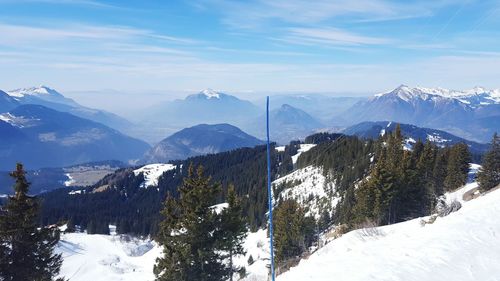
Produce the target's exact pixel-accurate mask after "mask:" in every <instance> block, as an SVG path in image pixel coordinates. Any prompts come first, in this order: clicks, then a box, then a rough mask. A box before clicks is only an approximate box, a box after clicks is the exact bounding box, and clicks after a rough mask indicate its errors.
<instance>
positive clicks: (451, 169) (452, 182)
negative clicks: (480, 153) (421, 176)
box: [444, 143, 471, 191]
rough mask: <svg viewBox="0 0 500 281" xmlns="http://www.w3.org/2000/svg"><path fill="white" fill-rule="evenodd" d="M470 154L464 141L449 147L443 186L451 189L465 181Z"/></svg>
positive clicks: (448, 189)
mask: <svg viewBox="0 0 500 281" xmlns="http://www.w3.org/2000/svg"><path fill="white" fill-rule="evenodd" d="M470 161H471V155H470V152H469V147H468V146H467V145H466V144H465V143H458V144H455V145H454V146H452V147H451V149H450V154H449V157H448V166H447V169H446V178H445V180H444V187H445V189H446V190H447V191H452V190H455V189H457V188H459V187H460V186H462V185H464V184H466V183H467V175H468V172H469V163H470Z"/></svg>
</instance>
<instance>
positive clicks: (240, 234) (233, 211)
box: [219, 185, 247, 281]
mask: <svg viewBox="0 0 500 281" xmlns="http://www.w3.org/2000/svg"><path fill="white" fill-rule="evenodd" d="M226 200H227V204H228V206H227V208H226V209H224V210H222V213H221V226H220V233H219V236H220V243H221V246H220V248H221V249H222V250H223V251H225V252H226V253H227V255H228V257H227V258H228V259H229V265H228V267H229V271H230V273H229V274H230V275H229V277H230V280H231V281H232V280H233V274H234V273H235V272H238V271H239V270H240V269H239V268H236V267H235V266H234V263H233V257H234V256H236V255H244V254H245V251H244V249H243V245H242V244H243V240H245V238H246V234H247V228H246V221H245V219H244V217H243V210H242V204H241V200H240V199H239V198H238V197H237V195H236V190H235V188H234V186H233V185H230V186H229V188H228V193H227V199H226Z"/></svg>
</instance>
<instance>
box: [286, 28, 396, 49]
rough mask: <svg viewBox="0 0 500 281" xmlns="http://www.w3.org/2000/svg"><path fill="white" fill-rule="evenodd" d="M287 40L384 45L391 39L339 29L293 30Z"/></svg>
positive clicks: (331, 43) (332, 43) (290, 30)
mask: <svg viewBox="0 0 500 281" xmlns="http://www.w3.org/2000/svg"><path fill="white" fill-rule="evenodd" d="M289 32H290V33H289V35H287V36H286V37H285V38H286V39H288V40H289V41H291V42H296V43H299V44H301V43H317V44H327V45H349V46H359V45H383V44H388V43H390V42H391V40H390V39H387V38H380V37H371V36H364V35H360V34H355V33H352V32H348V31H346V30H342V29H338V28H291V29H289Z"/></svg>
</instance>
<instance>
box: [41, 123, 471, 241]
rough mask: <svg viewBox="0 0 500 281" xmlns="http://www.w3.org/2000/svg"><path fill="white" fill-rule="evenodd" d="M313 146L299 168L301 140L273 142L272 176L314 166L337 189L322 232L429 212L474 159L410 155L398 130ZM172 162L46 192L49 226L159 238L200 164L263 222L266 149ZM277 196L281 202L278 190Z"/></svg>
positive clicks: (432, 149) (419, 147) (420, 147)
mask: <svg viewBox="0 0 500 281" xmlns="http://www.w3.org/2000/svg"><path fill="white" fill-rule="evenodd" d="M307 141H308V142H311V143H315V144H316V146H315V147H313V148H312V149H310V150H309V151H307V152H303V153H302V154H301V155H300V157H298V160H297V162H296V163H293V161H292V157H291V156H292V155H296V154H297V152H298V150H299V149H300V148H301V144H300V142H291V143H290V144H289V145H287V146H286V147H285V148H284V149H281V148H280V149H279V150H276V149H275V148H274V145H273V149H272V154H271V158H272V169H271V171H272V175H273V179H276V178H278V177H282V176H284V175H287V174H289V173H290V172H291V171H293V170H294V169H301V168H304V167H307V166H310V165H314V166H317V167H321V168H322V171H323V173H324V176H325V177H326V181H328V182H330V183H332V184H333V186H335V190H334V191H333V192H334V194H329V195H328V196H336V197H339V198H340V203H339V204H338V205H337V206H329V207H326V208H324V209H321V210H320V214H321V219H320V220H319V221H317V223H318V225H317V227H318V228H319V229H320V230H321V229H326V228H327V227H328V226H330V225H332V224H347V225H349V226H350V227H356V225H357V224H358V223H362V222H364V221H366V220H370V221H374V222H375V223H376V224H386V223H393V222H397V221H402V220H406V219H410V218H413V217H416V216H421V215H426V214H429V213H430V212H431V211H432V208H433V207H434V206H435V205H436V200H437V197H438V196H439V195H441V194H442V193H443V192H444V191H446V190H453V189H455V188H457V187H459V186H460V185H462V184H463V183H464V182H465V180H466V176H467V169H468V162H469V161H470V154H469V152H468V148H467V145H464V144H456V145H454V146H452V147H445V148H440V147H438V146H436V145H434V144H432V143H430V142H427V143H425V144H424V143H422V142H419V141H417V142H416V143H415V144H414V146H413V148H412V150H408V149H404V148H403V147H404V146H403V137H402V135H401V130H400V128H399V127H397V128H396V130H395V131H394V132H393V133H392V134H387V135H385V136H383V137H380V138H379V139H378V140H371V139H359V138H358V137H356V136H345V135H337V134H316V135H313V136H310V137H308V138H307ZM170 164H172V165H173V166H171V167H174V168H173V169H169V170H167V171H166V172H164V173H163V174H162V176H160V177H159V178H158V182H157V184H156V183H155V185H152V186H148V187H144V185H143V183H144V182H145V180H146V175H145V174H143V173H138V172H137V170H134V168H125V169H121V170H118V171H116V172H115V173H113V174H110V175H108V176H106V177H105V178H104V179H102V180H101V181H99V182H98V183H97V184H95V185H94V186H92V187H89V188H86V189H83V190H77V191H71V192H70V190H68V189H59V190H56V191H53V192H50V193H47V194H44V195H43V198H44V204H43V206H44V207H43V212H42V216H41V221H42V223H43V224H51V223H56V222H59V221H66V220H70V221H71V223H72V224H73V223H74V224H76V225H80V226H82V227H83V228H86V227H88V225H89V224H90V226H91V227H92V232H93V233H107V232H108V231H109V230H108V229H107V224H116V225H117V231H118V232H119V233H135V234H142V235H146V234H155V233H156V231H157V225H158V224H157V223H158V220H159V211H160V209H161V207H162V202H164V199H165V198H166V196H167V194H169V193H170V194H172V195H173V196H174V197H176V196H178V193H177V188H178V186H180V184H181V183H182V180H183V178H185V177H186V176H187V170H188V169H187V167H188V166H189V165H194V166H195V167H196V166H203V167H204V173H205V174H206V175H209V176H211V177H212V180H213V181H214V182H220V183H221V184H222V187H223V190H224V192H223V194H226V191H227V187H228V186H229V185H230V184H234V185H235V188H236V192H237V193H238V195H239V196H241V197H242V204H243V212H244V214H245V216H246V217H247V219H248V222H249V225H250V226H251V228H252V229H256V228H257V227H261V226H263V225H264V222H265V217H266V216H265V214H266V211H267V189H266V148H265V146H257V147H255V148H241V149H237V150H234V151H229V152H223V153H218V154H212V155H206V156H198V157H192V158H189V159H187V160H185V161H174V162H171V163H170ZM134 171H135V172H134ZM292 185H293V183H292ZM282 188H290V186H285V187H282ZM281 190H282V189H281ZM274 192H275V198H276V195H277V193H276V192H279V190H275V191H274ZM224 199H225V198H222V197H221V198H219V199H218V201H219V202H223V201H224ZM96 228H97V229H96ZM101 228H102V229H101Z"/></svg>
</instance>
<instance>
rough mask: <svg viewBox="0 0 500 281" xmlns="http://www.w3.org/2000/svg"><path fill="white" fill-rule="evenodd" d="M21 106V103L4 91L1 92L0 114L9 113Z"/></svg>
mask: <svg viewBox="0 0 500 281" xmlns="http://www.w3.org/2000/svg"><path fill="white" fill-rule="evenodd" d="M17 106H19V103H18V102H17V101H16V100H15V99H14V98H13V97H11V96H10V95H9V94H7V93H6V92H4V91H1V90H0V113H2V112H7V111H9V110H12V109H14V108H16V107H17Z"/></svg>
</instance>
